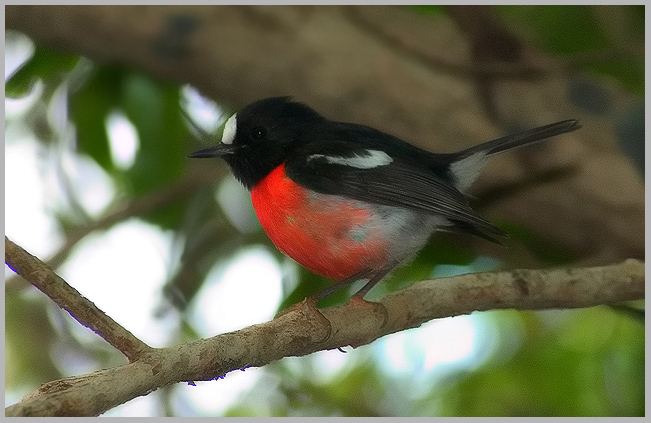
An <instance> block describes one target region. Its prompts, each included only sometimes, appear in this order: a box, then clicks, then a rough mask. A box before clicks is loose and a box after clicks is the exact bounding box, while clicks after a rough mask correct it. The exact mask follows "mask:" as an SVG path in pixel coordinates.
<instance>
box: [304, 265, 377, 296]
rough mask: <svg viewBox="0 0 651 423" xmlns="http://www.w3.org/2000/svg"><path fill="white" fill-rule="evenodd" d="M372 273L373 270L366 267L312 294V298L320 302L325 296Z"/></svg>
mask: <svg viewBox="0 0 651 423" xmlns="http://www.w3.org/2000/svg"><path fill="white" fill-rule="evenodd" d="M370 275H371V270H370V269H364V270H362V271H361V272H357V273H355V274H354V275H352V276H349V277H347V278H346V279H343V280H341V281H339V282H337V283H336V284H334V285H332V286H329V287H327V288H326V289H324V290H322V291H321V292H319V293H318V294H316V295H314V296H312V298H313V299H314V300H315V301H316V302H317V303H318V302H319V301H321V300H322V299H324V298H325V297H327V296H329V295H332V294H334V293H335V292H337V291H339V290H340V289H343V288H345V287H347V286H348V285H350V284H352V283H353V282H356V281H358V280H360V279H366V278H368V277H369V276H370Z"/></svg>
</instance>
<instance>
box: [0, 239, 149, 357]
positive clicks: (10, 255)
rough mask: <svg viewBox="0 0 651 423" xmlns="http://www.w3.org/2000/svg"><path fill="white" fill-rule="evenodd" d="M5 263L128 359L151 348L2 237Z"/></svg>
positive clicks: (40, 262)
mask: <svg viewBox="0 0 651 423" xmlns="http://www.w3.org/2000/svg"><path fill="white" fill-rule="evenodd" d="M5 263H7V265H8V266H9V267H10V268H11V269H12V270H13V271H14V272H16V273H18V274H19V275H20V276H22V277H23V278H25V279H26V280H27V281H29V282H30V283H31V284H32V285H34V286H35V287H36V288H38V289H39V290H41V291H42V292H43V293H44V294H45V295H47V296H48V297H50V298H51V299H52V301H54V302H55V303H57V305H58V306H59V307H61V308H62V309H64V310H66V311H67V312H68V313H70V315H71V316H72V317H74V318H75V319H76V320H77V321H78V322H79V323H81V324H82V325H84V326H86V327H87V328H89V329H91V330H92V331H93V332H95V333H96V334H98V335H99V336H101V337H102V338H104V340H106V342H108V343H109V344H111V345H112V346H114V347H115V348H117V349H118V350H120V351H121V352H122V353H123V354H124V355H125V356H127V358H128V359H129V361H133V360H135V359H136V358H137V357H138V356H139V355H140V354H142V353H143V352H145V351H148V350H151V347H149V346H148V345H147V344H145V343H144V342H142V341H141V340H140V339H138V338H136V337H135V336H134V335H133V334H132V333H131V332H129V331H128V330H126V329H125V328H123V327H122V326H120V325H119V324H118V323H117V322H116V321H115V320H113V319H111V318H110V317H109V316H107V315H106V314H104V312H103V311H102V310H100V309H99V308H97V306H95V304H93V303H92V302H90V301H88V300H87V299H86V298H84V297H83V296H82V295H81V294H80V293H79V291H77V290H76V289H74V288H73V287H71V286H70V285H68V284H67V283H66V281H64V280H63V279H62V278H61V277H60V276H59V275H57V274H56V273H54V271H53V270H52V269H51V268H50V267H49V266H48V265H47V264H45V263H43V262H42V261H41V260H39V259H38V258H36V257H34V256H33V255H31V254H29V253H28V252H27V251H25V250H23V249H22V248H21V247H19V246H18V245H16V244H14V243H13V242H12V241H10V240H9V238H7V237H6V236H5Z"/></svg>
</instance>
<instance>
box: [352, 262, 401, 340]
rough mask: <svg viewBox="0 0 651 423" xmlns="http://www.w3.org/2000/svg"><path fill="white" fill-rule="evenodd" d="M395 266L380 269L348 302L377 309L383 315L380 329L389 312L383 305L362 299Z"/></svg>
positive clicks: (387, 318) (385, 321)
mask: <svg viewBox="0 0 651 423" xmlns="http://www.w3.org/2000/svg"><path fill="white" fill-rule="evenodd" d="M394 268H395V266H387V267H384V268H383V269H381V270H380V271H379V272H378V273H376V274H375V275H373V276H372V277H371V279H369V281H368V282H366V285H364V286H363V287H362V289H360V290H359V291H357V292H356V293H355V294H354V295H353V296H352V297H351V298H350V302H351V303H353V304H358V305H365V306H369V305H370V306H373V307H374V308H378V309H379V311H380V312H381V313H382V314H383V315H384V320H383V322H382V324H381V325H380V327H383V326H384V325H385V324H386V323H387V321H388V320H389V311H388V310H387V308H386V307H385V306H384V304H381V303H375V302H372V301H366V300H365V299H364V296H365V295H366V294H367V293H368V292H369V291H370V290H371V289H372V288H373V287H374V286H375V285H376V284H377V283H378V282H380V281H381V280H382V279H383V278H384V277H385V276H386V275H388V274H389V272H391V271H392V270H393V269H394Z"/></svg>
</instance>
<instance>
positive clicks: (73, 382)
mask: <svg viewBox="0 0 651 423" xmlns="http://www.w3.org/2000/svg"><path fill="white" fill-rule="evenodd" d="M641 298H644V262H641V261H638V260H627V261H625V262H623V263H621V264H616V265H611V266H604V267H594V268H580V269H554V270H513V271H508V272H491V273H482V274H469V275H463V276H456V277H452V278H439V279H436V280H427V281H422V282H417V283H414V284H413V285H411V286H410V287H408V288H406V289H403V290H401V291H399V292H396V293H393V294H390V295H387V296H386V297H384V298H382V299H381V300H379V303H380V304H382V305H383V306H384V308H382V306H379V305H377V304H372V303H359V302H357V303H355V302H349V303H348V304H346V305H343V306H340V307H332V308H326V309H322V310H320V312H317V311H316V310H315V309H314V308H312V307H310V306H309V305H308V304H307V303H303V304H302V306H299V307H296V308H295V309H294V310H293V311H291V312H288V313H286V314H284V315H282V316H280V317H278V318H276V319H274V320H272V321H270V322H267V323H263V324H258V325H253V326H250V327H247V328H244V329H242V330H239V331H236V332H231V333H225V334H222V335H217V336H215V337H213V338H209V339H203V340H199V341H195V342H191V343H187V344H182V345H178V346H174V347H168V348H163V349H157V350H153V351H148V352H146V353H144V354H143V355H142V356H141V357H139V358H138V359H137V360H136V361H135V362H132V363H129V364H126V365H124V366H120V367H115V368H112V369H107V370H101V371H98V372H95V373H92V374H89V375H85V376H80V377H73V378H68V379H62V380H58V381H53V382H49V383H46V384H44V385H42V386H41V387H40V388H39V389H38V390H36V391H35V392H33V393H31V394H29V395H28V396H26V397H25V398H24V399H23V400H22V401H20V402H19V403H17V404H14V405H12V406H9V407H7V409H6V415H7V416H28V415H29V416H35V415H98V414H101V413H103V412H105V411H106V410H108V409H110V408H112V407H114V406H116V405H119V404H121V403H123V402H125V401H128V400H130V399H132V398H135V397H137V396H141V395H146V394H148V393H149V392H152V391H154V390H156V389H158V388H160V387H162V386H166V385H169V384H172V383H177V382H182V381H196V380H210V379H214V378H219V377H221V376H223V375H224V374H226V373H228V372H230V371H233V370H236V369H245V368H247V367H258V366H264V365H265V364H268V363H269V362H271V361H274V360H278V359H280V358H282V357H288V356H301V355H306V354H310V353H312V352H315V351H320V350H326V349H332V348H337V347H341V346H345V345H351V346H353V347H357V346H360V345H364V344H367V343H369V342H372V341H373V340H375V339H377V338H379V337H381V336H384V335H386V334H389V333H393V332H398V331H401V330H404V329H408V328H412V327H417V326H419V325H421V324H422V323H424V322H426V321H428V320H431V319H435V318H441V317H447V316H455V315H460V314H465V313H470V312H472V311H476V310H489V309H505V308H516V309H544V308H576V307H590V306H595V305H599V304H610V303H616V302H620V301H626V300H635V299H641ZM385 309H386V310H385ZM385 311H386V312H385ZM99 393H101V395H100V394H99Z"/></svg>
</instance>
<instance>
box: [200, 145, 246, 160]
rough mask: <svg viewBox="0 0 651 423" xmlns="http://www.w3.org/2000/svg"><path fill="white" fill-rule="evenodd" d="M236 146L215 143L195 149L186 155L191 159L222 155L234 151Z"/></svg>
mask: <svg viewBox="0 0 651 423" xmlns="http://www.w3.org/2000/svg"><path fill="white" fill-rule="evenodd" d="M235 150H236V147H235V146H233V145H231V144H217V145H215V146H213V147H208V148H204V149H202V150H199V151H195V152H194V153H192V154H190V155H189V156H188V157H190V158H193V159H205V158H207V157H222V156H227V155H229V154H233V153H235Z"/></svg>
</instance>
